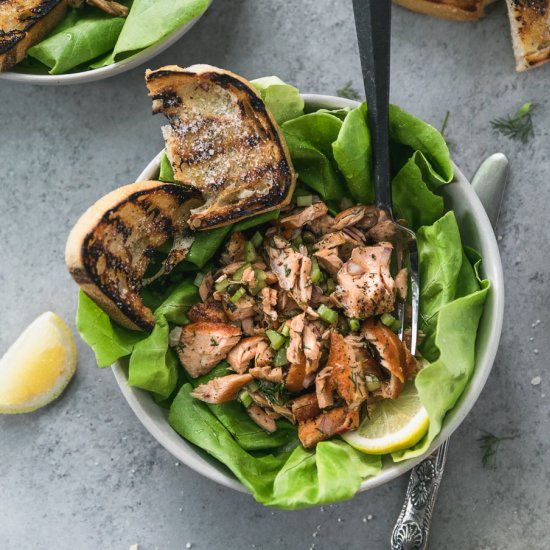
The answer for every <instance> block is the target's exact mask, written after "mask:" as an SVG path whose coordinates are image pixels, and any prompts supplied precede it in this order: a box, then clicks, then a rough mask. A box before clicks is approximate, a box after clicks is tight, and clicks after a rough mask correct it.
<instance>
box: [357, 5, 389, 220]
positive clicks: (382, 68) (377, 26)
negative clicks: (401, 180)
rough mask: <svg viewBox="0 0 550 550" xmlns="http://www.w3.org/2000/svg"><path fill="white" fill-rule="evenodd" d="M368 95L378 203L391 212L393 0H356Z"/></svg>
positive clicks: (368, 112)
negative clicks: (390, 112) (391, 34)
mask: <svg viewBox="0 0 550 550" xmlns="http://www.w3.org/2000/svg"><path fill="white" fill-rule="evenodd" d="M353 12H354V15H355V27H356V29H357V41H358V43H359V56H360V58H361V68H362V71H363V81H364V84H365V94H366V98H367V120H368V124H369V128H370V133H371V141H372V156H373V159H372V160H373V166H374V194H375V198H376V204H377V206H378V207H379V208H383V209H384V210H386V211H387V212H388V213H389V214H391V213H392V201H391V172H390V149H389V130H388V110H389V100H390V32H391V0H353Z"/></svg>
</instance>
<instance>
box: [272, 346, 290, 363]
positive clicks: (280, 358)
mask: <svg viewBox="0 0 550 550" xmlns="http://www.w3.org/2000/svg"><path fill="white" fill-rule="evenodd" d="M273 365H274V366H275V367H284V366H285V365H288V359H287V357H286V347H282V348H279V349H278V350H277V353H276V354H275V359H274V360H273Z"/></svg>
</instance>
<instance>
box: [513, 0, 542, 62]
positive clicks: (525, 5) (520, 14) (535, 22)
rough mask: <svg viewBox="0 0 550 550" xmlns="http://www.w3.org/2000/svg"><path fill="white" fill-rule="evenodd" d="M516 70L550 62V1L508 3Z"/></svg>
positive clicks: (519, 0)
mask: <svg viewBox="0 0 550 550" xmlns="http://www.w3.org/2000/svg"><path fill="white" fill-rule="evenodd" d="M506 4H507V7H508V15H509V18H510V27H511V31H512V42H513V46H514V54H515V56H516V69H517V70H518V71H526V70H527V69H532V68H533V67H538V66H539V65H542V64H543V63H546V62H547V61H548V60H549V59H550V0H528V1H526V0H506Z"/></svg>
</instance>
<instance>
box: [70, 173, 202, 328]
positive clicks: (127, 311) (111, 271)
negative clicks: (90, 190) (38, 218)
mask: <svg viewBox="0 0 550 550" xmlns="http://www.w3.org/2000/svg"><path fill="white" fill-rule="evenodd" d="M197 196H198V193H197V192H196V191H195V190H193V189H191V188H187V187H184V186H182V185H177V184H172V183H163V182H159V181H143V182H138V183H132V184H130V185H126V186H124V187H120V188H119V189H116V190H115V191H112V192H111V193H108V194H107V195H105V196H104V197H103V198H101V199H99V200H98V201H97V202H96V203H95V204H94V205H93V206H92V207H90V208H89V209H88V210H87V211H86V212H85V213H84V214H83V215H82V217H81V218H80V219H79V220H78V222H77V223H76V225H75V226H74V227H73V229H72V231H71V233H70V235H69V239H68V241H67V246H66V249H65V261H66V263H67V267H68V269H69V272H70V274H71V275H72V276H73V278H74V280H75V281H76V282H77V283H78V284H79V285H80V288H81V289H82V290H83V291H84V292H85V293H86V294H87V295H88V296H90V298H92V300H94V302H96V303H97V304H98V305H99V306H100V307H101V308H102V309H103V311H105V312H106V313H107V314H108V315H109V316H110V317H111V318H112V319H114V320H115V321H116V322H117V323H119V324H120V325H122V326H124V327H127V328H129V329H132V330H146V331H150V330H152V328H153V326H154V324H155V320H154V317H153V314H152V312H151V310H150V309H149V308H147V307H146V306H145V305H144V303H143V301H142V299H141V289H142V286H143V279H144V276H145V272H146V270H147V267H148V266H149V262H150V259H151V256H152V253H153V251H154V250H155V249H156V248H158V247H159V246H162V245H163V244H164V243H165V242H166V241H168V240H169V239H170V238H172V237H177V236H178V235H181V234H182V233H183V232H185V230H186V229H187V220H188V218H189V211H190V209H191V208H193V207H194V206H197V205H198V204H200V202H201V200H200V199H199V198H197ZM178 259H179V260H181V259H183V258H182V257H181V255H180V257H179V258H178Z"/></svg>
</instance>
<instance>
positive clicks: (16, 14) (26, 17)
mask: <svg viewBox="0 0 550 550" xmlns="http://www.w3.org/2000/svg"><path fill="white" fill-rule="evenodd" d="M66 12H67V0H0V71H7V70H8V69H10V68H11V67H13V66H14V65H17V63H19V62H20V61H22V59H23V58H24V57H25V55H26V54H27V50H28V49H29V48H30V47H31V46H33V45H34V44H36V43H37V42H40V40H42V39H43V38H44V37H45V36H46V35H47V34H48V33H49V32H50V31H51V30H52V29H53V28H54V27H55V26H56V25H57V24H58V23H59V22H60V21H61V19H63V17H64V16H65V13H66Z"/></svg>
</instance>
